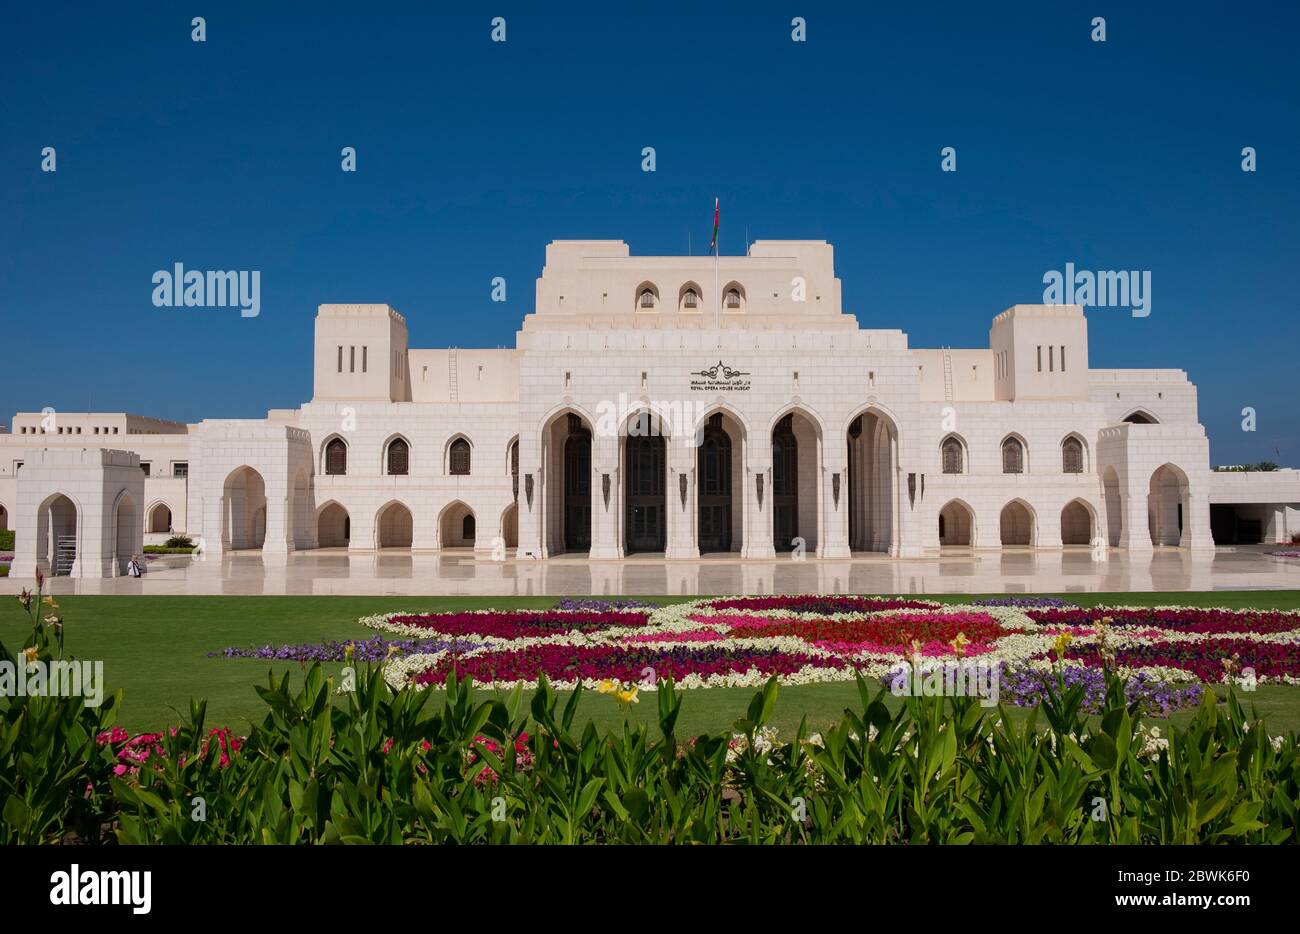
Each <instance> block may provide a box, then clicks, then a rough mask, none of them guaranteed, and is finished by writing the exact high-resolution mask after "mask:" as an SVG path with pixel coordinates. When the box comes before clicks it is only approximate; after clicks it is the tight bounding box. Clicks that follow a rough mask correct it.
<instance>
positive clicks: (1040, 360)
mask: <svg viewBox="0 0 1300 934" xmlns="http://www.w3.org/2000/svg"><path fill="white" fill-rule="evenodd" d="M1038 372H1039V373H1041V372H1043V345H1042V344H1039V345H1038Z"/></svg>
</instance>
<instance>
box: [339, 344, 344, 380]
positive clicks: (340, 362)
mask: <svg viewBox="0 0 1300 934" xmlns="http://www.w3.org/2000/svg"><path fill="white" fill-rule="evenodd" d="M339 372H340V373H342V372H343V345H342V344H339Z"/></svg>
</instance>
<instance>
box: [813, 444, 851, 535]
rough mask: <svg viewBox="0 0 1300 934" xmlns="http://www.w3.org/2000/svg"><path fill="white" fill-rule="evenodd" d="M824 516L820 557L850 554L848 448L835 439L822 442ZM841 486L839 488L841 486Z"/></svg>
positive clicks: (821, 522) (820, 530)
mask: <svg viewBox="0 0 1300 934" xmlns="http://www.w3.org/2000/svg"><path fill="white" fill-rule="evenodd" d="M822 458H823V464H824V467H825V469H824V470H822V476H821V491H820V492H821V497H820V498H821V507H822V508H821V516H822V521H820V522H819V523H818V526H819V528H818V531H819V533H820V534H819V536H818V539H817V557H819V558H847V557H849V509H850V508H851V506H850V504H849V484H848V477H849V465H848V448H847V445H845V444H843V443H838V444H837V443H835V440H834V439H831V440H830V441H829V442H827V443H823V444H822ZM837 487H838V489H837Z"/></svg>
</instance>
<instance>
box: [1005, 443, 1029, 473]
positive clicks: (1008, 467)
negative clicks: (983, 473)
mask: <svg viewBox="0 0 1300 934" xmlns="http://www.w3.org/2000/svg"><path fill="white" fill-rule="evenodd" d="M1002 472H1003V473H1024V472H1025V446H1024V445H1023V444H1021V443H1020V439H1019V438H1008V439H1007V440H1005V441H1003V442H1002Z"/></svg>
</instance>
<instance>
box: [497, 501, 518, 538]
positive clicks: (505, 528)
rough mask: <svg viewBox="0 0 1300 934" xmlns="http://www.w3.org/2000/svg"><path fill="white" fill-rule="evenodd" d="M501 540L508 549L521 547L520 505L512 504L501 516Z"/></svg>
mask: <svg viewBox="0 0 1300 934" xmlns="http://www.w3.org/2000/svg"><path fill="white" fill-rule="evenodd" d="M501 538H502V539H503V541H504V543H505V546H506V547H507V548H518V547H519V504H518V503H511V504H510V505H509V506H507V507H506V511H505V512H503V513H502V514H501Z"/></svg>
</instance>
